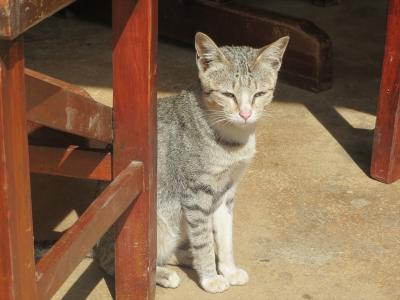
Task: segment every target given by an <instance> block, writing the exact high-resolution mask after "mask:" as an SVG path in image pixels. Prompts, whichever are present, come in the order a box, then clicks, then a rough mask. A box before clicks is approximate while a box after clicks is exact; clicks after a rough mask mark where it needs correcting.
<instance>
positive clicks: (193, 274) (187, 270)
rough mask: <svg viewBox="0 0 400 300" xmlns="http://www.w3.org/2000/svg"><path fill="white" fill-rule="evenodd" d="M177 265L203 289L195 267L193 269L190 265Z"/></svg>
mask: <svg viewBox="0 0 400 300" xmlns="http://www.w3.org/2000/svg"><path fill="white" fill-rule="evenodd" d="M176 267H178V268H179V269H180V270H181V271H182V272H183V273H185V274H186V276H187V277H188V278H189V279H190V280H192V281H194V283H195V284H196V285H197V286H198V287H199V288H201V289H202V287H201V286H200V283H199V277H198V276H197V273H196V271H195V270H194V269H192V268H190V267H187V266H176Z"/></svg>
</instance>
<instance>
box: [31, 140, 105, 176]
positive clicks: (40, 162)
mask: <svg viewBox="0 0 400 300" xmlns="http://www.w3.org/2000/svg"><path fill="white" fill-rule="evenodd" d="M29 160H30V171H31V172H32V173H42V174H51V175H59V176H66V177H74V178H83V179H94V180H104V181H110V180H111V179H112V176H111V154H110V153H104V152H98V151H97V152H96V151H86V150H80V149H79V147H78V146H69V147H67V148H51V147H40V146H29Z"/></svg>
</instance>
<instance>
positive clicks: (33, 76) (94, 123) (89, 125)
mask: <svg viewBox="0 0 400 300" xmlns="http://www.w3.org/2000/svg"><path fill="white" fill-rule="evenodd" d="M25 75H26V77H25V80H26V91H27V95H26V98H27V117H28V120H29V121H32V122H34V123H37V124H40V125H44V126H47V127H50V128H53V129H57V130H60V131H64V132H68V133H73V134H76V135H79V136H83V137H86V138H89V139H95V140H98V141H102V142H106V143H111V142H112V135H113V129H112V108H111V107H108V106H106V105H104V104H101V103H99V102H96V101H95V100H94V99H93V98H92V97H91V96H90V95H89V94H88V93H87V92H86V91H84V90H83V89H81V88H80V87H77V86H75V85H72V84H69V83H66V82H64V81H61V80H58V79H55V78H53V77H50V76H47V75H45V74H42V73H39V72H35V71H33V70H29V69H26V70H25Z"/></svg>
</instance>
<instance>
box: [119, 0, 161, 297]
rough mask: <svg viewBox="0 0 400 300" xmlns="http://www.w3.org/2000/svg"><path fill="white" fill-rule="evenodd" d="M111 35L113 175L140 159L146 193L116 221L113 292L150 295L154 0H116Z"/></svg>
mask: <svg viewBox="0 0 400 300" xmlns="http://www.w3.org/2000/svg"><path fill="white" fill-rule="evenodd" d="M113 36H114V43H113V47H114V48H113V81H114V83H113V85H114V152H113V170H114V175H117V174H118V173H119V172H120V171H121V170H123V169H124V168H125V166H126V165H127V164H129V162H130V161H131V160H133V159H135V160H140V161H143V162H144V182H143V184H144V192H143V193H142V194H141V195H140V196H139V198H138V200H137V201H136V202H135V204H134V205H133V206H132V207H130V209H129V210H128V211H127V212H126V213H125V214H124V215H123V217H122V218H121V219H120V220H119V221H118V222H117V225H116V229H117V230H116V231H117V236H116V296H117V299H135V300H144V299H154V297H155V267H156V251H157V249H156V227H157V226H156V89H155V84H156V51H157V1H156V0H138V1H134V0H114V1H113Z"/></svg>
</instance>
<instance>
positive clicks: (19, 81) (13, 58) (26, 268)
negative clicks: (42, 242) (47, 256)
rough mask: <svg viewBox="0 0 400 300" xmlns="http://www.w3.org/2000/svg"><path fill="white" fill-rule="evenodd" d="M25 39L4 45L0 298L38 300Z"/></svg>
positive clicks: (0, 72)
mask: <svg viewBox="0 0 400 300" xmlns="http://www.w3.org/2000/svg"><path fill="white" fill-rule="evenodd" d="M25 111H26V109H25V85H24V57H23V41H22V37H20V38H17V39H16V40H12V41H0V186H1V188H0V299H2V300H9V299H19V300H20V299H26V300H27V299H36V296H35V295H36V283H35V261H34V254H33V229H32V211H31V197H30V180H29V162H28V143H27V133H26V112H25Z"/></svg>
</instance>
